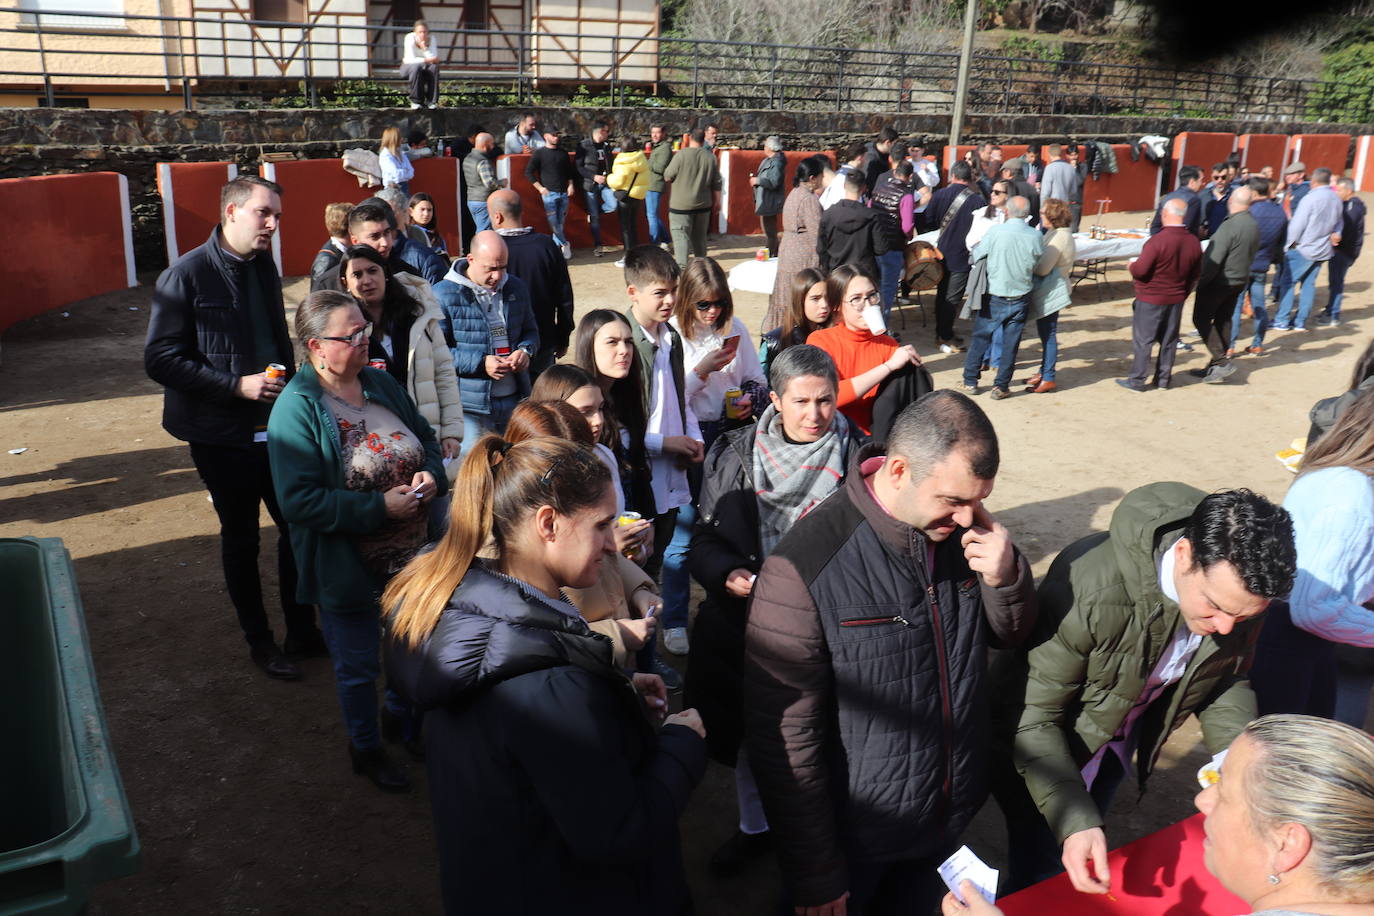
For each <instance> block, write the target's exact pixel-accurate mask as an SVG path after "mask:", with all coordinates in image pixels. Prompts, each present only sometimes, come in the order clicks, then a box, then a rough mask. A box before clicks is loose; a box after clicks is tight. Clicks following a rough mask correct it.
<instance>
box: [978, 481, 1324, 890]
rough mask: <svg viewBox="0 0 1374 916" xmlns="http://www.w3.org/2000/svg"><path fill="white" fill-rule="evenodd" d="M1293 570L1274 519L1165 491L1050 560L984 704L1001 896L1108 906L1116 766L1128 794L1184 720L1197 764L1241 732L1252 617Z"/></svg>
mask: <svg viewBox="0 0 1374 916" xmlns="http://www.w3.org/2000/svg"><path fill="white" fill-rule="evenodd" d="M1296 566H1297V551H1296V548H1295V547H1294V544H1293V523H1292V520H1291V519H1290V518H1289V516H1288V512H1287V511H1286V510H1284V509H1283V508H1282V507H1280V506H1276V505H1275V504H1273V503H1271V502H1270V501H1269V500H1267V499H1265V498H1264V497H1263V496H1260V495H1258V494H1255V493H1252V492H1250V491H1249V490H1225V491H1221V492H1218V493H1213V494H1211V495H1207V494H1204V493H1203V492H1202V491H1200V490H1197V489H1194V488H1193V487H1190V486H1186V485H1185V484H1181V483H1154V484H1149V485H1147V486H1144V487H1140V488H1139V489H1137V490H1134V491H1132V492H1131V493H1128V494H1127V495H1126V497H1125V498H1124V499H1123V500H1122V501H1121V505H1119V506H1118V507H1117V509H1116V511H1115V512H1114V513H1113V514H1112V520H1111V524H1110V526H1109V528H1108V530H1107V531H1106V532H1103V533H1099V534H1094V535H1090V536H1088V537H1086V538H1083V539H1081V540H1079V541H1078V542H1076V543H1074V544H1072V545H1070V546H1069V547H1067V548H1066V549H1065V550H1064V551H1063V552H1061V553H1060V554H1059V556H1058V557H1056V558H1055V561H1054V563H1053V565H1051V566H1050V570H1049V572H1048V573H1047V574H1046V576H1045V579H1044V581H1043V582H1042V583H1041V585H1040V590H1039V604H1040V618H1039V622H1038V624H1037V626H1036V630H1035V633H1034V635H1032V637H1031V638H1030V640H1028V641H1027V642H1026V644H1025V648H1023V649H1022V650H1020V651H1019V652H1018V654H1017V656H1016V658H1015V659H1012V660H1003V661H1004V662H1005V664H1004V665H1003V666H1002V668H1003V670H1001V671H1000V672H999V675H998V676H997V678H996V681H997V683H998V684H999V688H1000V689H996V690H994V693H993V696H994V697H997V698H998V699H997V702H998V703H999V705H1000V707H1001V708H1000V710H999V715H998V717H997V724H996V726H995V728H996V731H997V733H998V736H999V738H1000V740H1001V743H1002V744H1003V746H1004V749H1006V748H1007V747H1009V750H1010V759H1009V760H1008V759H1006V758H1003V760H1002V761H1001V764H1002V765H1001V768H1000V769H1001V773H1000V774H999V778H998V779H997V780H995V782H996V786H995V788H994V794H995V795H996V797H997V800H998V803H999V804H1000V805H1001V807H1002V812H1003V814H1004V815H1005V816H1006V818H1007V826H1008V830H1009V831H1011V835H1012V836H1013V837H1015V838H1016V840H1015V841H1014V842H1012V843H1011V852H1010V860H1011V861H1010V871H1011V874H1010V884H1011V887H1010V888H1004V889H1003V890H1004V892H1010V891H1011V890H1016V889H1018V888H1020V887H1024V886H1026V885H1028V884H1032V883H1035V882H1036V881H1039V880H1042V879H1044V878H1046V877H1049V876H1050V875H1052V874H1055V873H1057V872H1059V871H1061V870H1065V871H1067V872H1068V873H1069V878H1070V879H1071V880H1072V881H1073V885H1074V887H1075V888H1077V889H1078V890H1079V891H1082V892H1084V893H1096V894H1105V893H1107V892H1108V891H1109V889H1110V878H1109V876H1108V872H1107V836H1106V834H1105V833H1104V832H1103V829H1102V824H1103V819H1104V814H1105V813H1106V811H1107V809H1108V807H1109V806H1110V804H1111V799H1112V796H1113V794H1114V793H1115V791H1116V789H1117V787H1118V786H1119V785H1120V784H1121V783H1122V781H1124V780H1125V778H1126V775H1127V774H1128V773H1129V772H1130V771H1131V765H1132V758H1134V765H1135V772H1136V777H1137V780H1138V782H1139V785H1140V788H1141V791H1144V786H1145V780H1146V779H1147V778H1148V777H1149V775H1150V772H1151V771H1152V770H1153V769H1154V766H1155V761H1156V760H1157V759H1158V757H1159V753H1160V751H1161V750H1162V749H1163V747H1164V742H1165V741H1166V740H1167V739H1168V737H1169V735H1170V733H1171V732H1173V731H1174V730H1175V729H1177V728H1178V727H1179V726H1180V725H1182V724H1183V722H1184V720H1186V719H1187V718H1188V717H1189V716H1190V715H1194V714H1196V715H1197V717H1198V719H1199V721H1200V722H1201V724H1202V736H1203V740H1204V742H1205V743H1206V745H1207V748H1208V750H1209V751H1210V752H1212V753H1216V752H1218V751H1221V750H1222V749H1223V748H1225V747H1226V746H1227V745H1229V744H1230V742H1231V740H1232V739H1233V738H1235V737H1236V736H1237V735H1238V734H1240V732H1241V729H1243V728H1244V727H1245V725H1246V723H1248V722H1249V721H1250V720H1252V719H1254V718H1255V715H1256V712H1255V694H1254V692H1253V691H1252V690H1251V689H1250V683H1249V677H1248V675H1249V670H1250V663H1251V661H1252V660H1253V658H1254V654H1255V645H1256V640H1257V639H1258V637H1259V632H1260V626H1261V624H1262V623H1263V620H1262V619H1261V616H1262V615H1263V614H1264V611H1265V610H1266V609H1267V608H1268V607H1269V603H1270V602H1271V601H1273V600H1276V599H1282V598H1284V597H1286V596H1287V595H1288V592H1289V589H1290V588H1291V587H1292V584H1293V576H1294V574H1295V570H1296ZM1013 765H1014V767H1015V769H1014V770H1013V769H1012V767H1013ZM1061 847H1062V856H1061V855H1060V851H1061Z"/></svg>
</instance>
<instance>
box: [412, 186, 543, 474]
mask: <svg viewBox="0 0 1374 916" xmlns="http://www.w3.org/2000/svg"><path fill="white" fill-rule="evenodd" d="M482 208H483V210H484V211H485V209H486V201H485V200H483V202H482ZM508 261H509V252H508V251H507V249H506V242H505V240H504V239H502V238H501V236H500V235H498V234H497V233H496V232H494V231H492V230H490V229H487V230H485V231H483V232H479V233H477V234H476V235H475V236H473V237H472V247H471V248H470V249H469V251H468V256H467V257H466V258H461V259H459V260H457V261H454V262H453V267H451V268H450V269H449V272H448V275H447V276H446V277H444V279H443V280H441V281H439V282H438V283H437V284H435V286H434V295H435V297H436V298H437V299H438V300H439V307H440V308H441V309H442V310H443V313H444V334H445V335H446V336H447V337H448V339H449V341H450V346H451V347H452V350H453V369H454V371H455V372H456V373H457V374H458V390H459V393H460V394H461V395H462V399H463V453H464V454H467V452H468V451H469V450H470V449H471V448H472V446H473V445H475V444H476V442H477V440H478V439H480V438H481V437H482V434H483V433H487V432H495V433H502V432H505V429H506V420H507V419H509V417H510V413H511V411H512V410H514V409H515V405H516V404H518V403H519V402H520V401H521V400H522V399H524V398H525V397H527V396H528V395H529V393H530V372H529V368H530V359H531V357H533V356H534V354H536V353H538V352H539V328H538V326H537V325H536V323H535V320H534V311H533V309H532V308H531V307H530V293H529V289H528V288H527V287H526V286H525V284H524V283H523V282H521V280H520V279H519V278H518V277H513V276H511V275H510V274H509V273H507V271H506V267H507V263H508Z"/></svg>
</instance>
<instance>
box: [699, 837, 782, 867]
mask: <svg viewBox="0 0 1374 916" xmlns="http://www.w3.org/2000/svg"><path fill="white" fill-rule="evenodd" d="M772 849H773V834H772V832H771V831H768V830H765V831H764V832H763V833H745V832H744V831H742V830H736V831H735V835H734V836H732V837H730V839H728V840H726V841H725V842H724V843H722V844H721V845H720V848H719V849H717V850H716V851H715V853H714V854H713V855H712V856H711V863H710V868H711V874H713V875H715V876H716V877H717V878H730V877H733V876H734V875H737V874H739V873H740V872H742V871H744V867H745V866H746V865H748V864H749V863H750V862H751V861H753V860H754V859H757V858H760V857H762V856H765V855H767V854H768V853H769V852H770V851H772Z"/></svg>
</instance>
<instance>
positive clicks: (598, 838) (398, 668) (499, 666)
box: [387, 565, 706, 916]
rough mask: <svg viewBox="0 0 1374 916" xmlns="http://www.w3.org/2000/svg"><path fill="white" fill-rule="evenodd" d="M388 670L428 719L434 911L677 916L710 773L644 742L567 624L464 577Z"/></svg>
mask: <svg viewBox="0 0 1374 916" xmlns="http://www.w3.org/2000/svg"><path fill="white" fill-rule="evenodd" d="M387 656H388V657H387V661H388V667H387V670H388V671H389V672H390V673H391V676H392V677H393V678H394V679H395V682H396V684H397V686H398V687H399V689H400V690H401V692H402V693H403V694H405V695H406V696H408V697H409V698H410V699H411V700H413V701H414V702H415V703H416V704H417V705H419V706H420V707H421V708H422V709H426V710H428V713H427V715H426V716H425V749H426V761H427V766H428V768H429V772H430V774H431V778H430V802H431V805H432V807H433V811H434V832H435V836H436V838H437V839H438V844H439V868H440V883H441V884H442V887H443V896H444V911H445V912H446V913H449V914H455V916H456V914H458V913H482V914H486V916H523V914H529V913H553V912H557V913H560V914H566V916H583V914H586V916H592V914H603V913H615V914H621V913H623V914H650V913H651V914H654V916H678V914H682V913H684V912H685V911H686V910H687V909H688V899H689V898H688V892H687V882H686V876H685V875H684V873H683V870H682V854H681V847H680V845H679V842H678V825H677V822H678V818H679V817H680V816H681V814H682V811H683V809H684V808H685V807H686V805H687V800H688V798H689V797H690V795H691V792H692V789H693V787H694V786H695V785H696V784H697V782H699V781H700V779H701V777H702V774H703V773H704V772H705V770H706V748H705V742H704V741H702V739H701V738H699V737H697V734H696V733H695V732H693V731H692V730H691V729H689V728H687V727H685V726H682V725H667V726H664V727H663V728H662V729H655V728H654V726H653V725H652V724H651V723H650V722H649V720H648V718H647V716H646V715H645V712H644V705H643V703H642V702H641V701H640V698H639V697H638V696H637V695H636V693H635V689H634V687H632V686H631V683H630V681H629V680H628V679H627V678H626V677H625V676H624V675H623V674H621V673H620V672H619V671H618V670H616V668H615V666H614V665H613V664H612V662H611V643H610V640H608V639H606V638H605V637H604V636H600V635H598V634H595V633H593V632H592V631H591V630H589V629H588V628H587V624H586V623H585V622H583V620H582V618H581V617H579V616H578V615H577V610H576V609H575V608H573V607H572V606H571V605H569V604H565V603H564V602H562V601H555V600H552V599H550V598H548V597H545V596H544V595H542V594H540V593H539V592H537V591H535V590H534V589H532V588H531V587H530V586H529V585H527V584H525V583H523V582H520V581H517V580H515V579H511V578H508V577H506V576H502V575H499V574H497V573H494V572H491V571H489V570H487V569H486V568H484V567H483V566H481V565H475V566H473V567H472V568H471V569H470V570H468V573H467V575H466V576H464V577H463V581H462V582H461V583H460V584H459V585H458V588H457V589H456V590H455V591H454V593H453V596H452V597H451V598H450V599H449V602H448V607H447V608H446V609H445V610H444V612H443V614H442V616H441V617H440V618H439V622H438V624H437V625H436V626H435V628H434V631H433V632H432V633H431V634H430V635H429V637H428V638H427V639H426V640H425V641H424V643H423V644H422V645H421V646H419V647H418V648H415V649H413V650H412V649H410V648H409V647H407V646H404V645H398V644H396V643H389V645H388V647H387Z"/></svg>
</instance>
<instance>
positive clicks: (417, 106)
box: [410, 102, 420, 111]
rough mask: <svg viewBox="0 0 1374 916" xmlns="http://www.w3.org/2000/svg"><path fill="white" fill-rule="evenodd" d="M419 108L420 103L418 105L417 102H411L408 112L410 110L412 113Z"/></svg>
mask: <svg viewBox="0 0 1374 916" xmlns="http://www.w3.org/2000/svg"><path fill="white" fill-rule="evenodd" d="M419 107H420V103H419V102H411V103H410V110H411V111H414V110H415V109H417V108H419Z"/></svg>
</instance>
